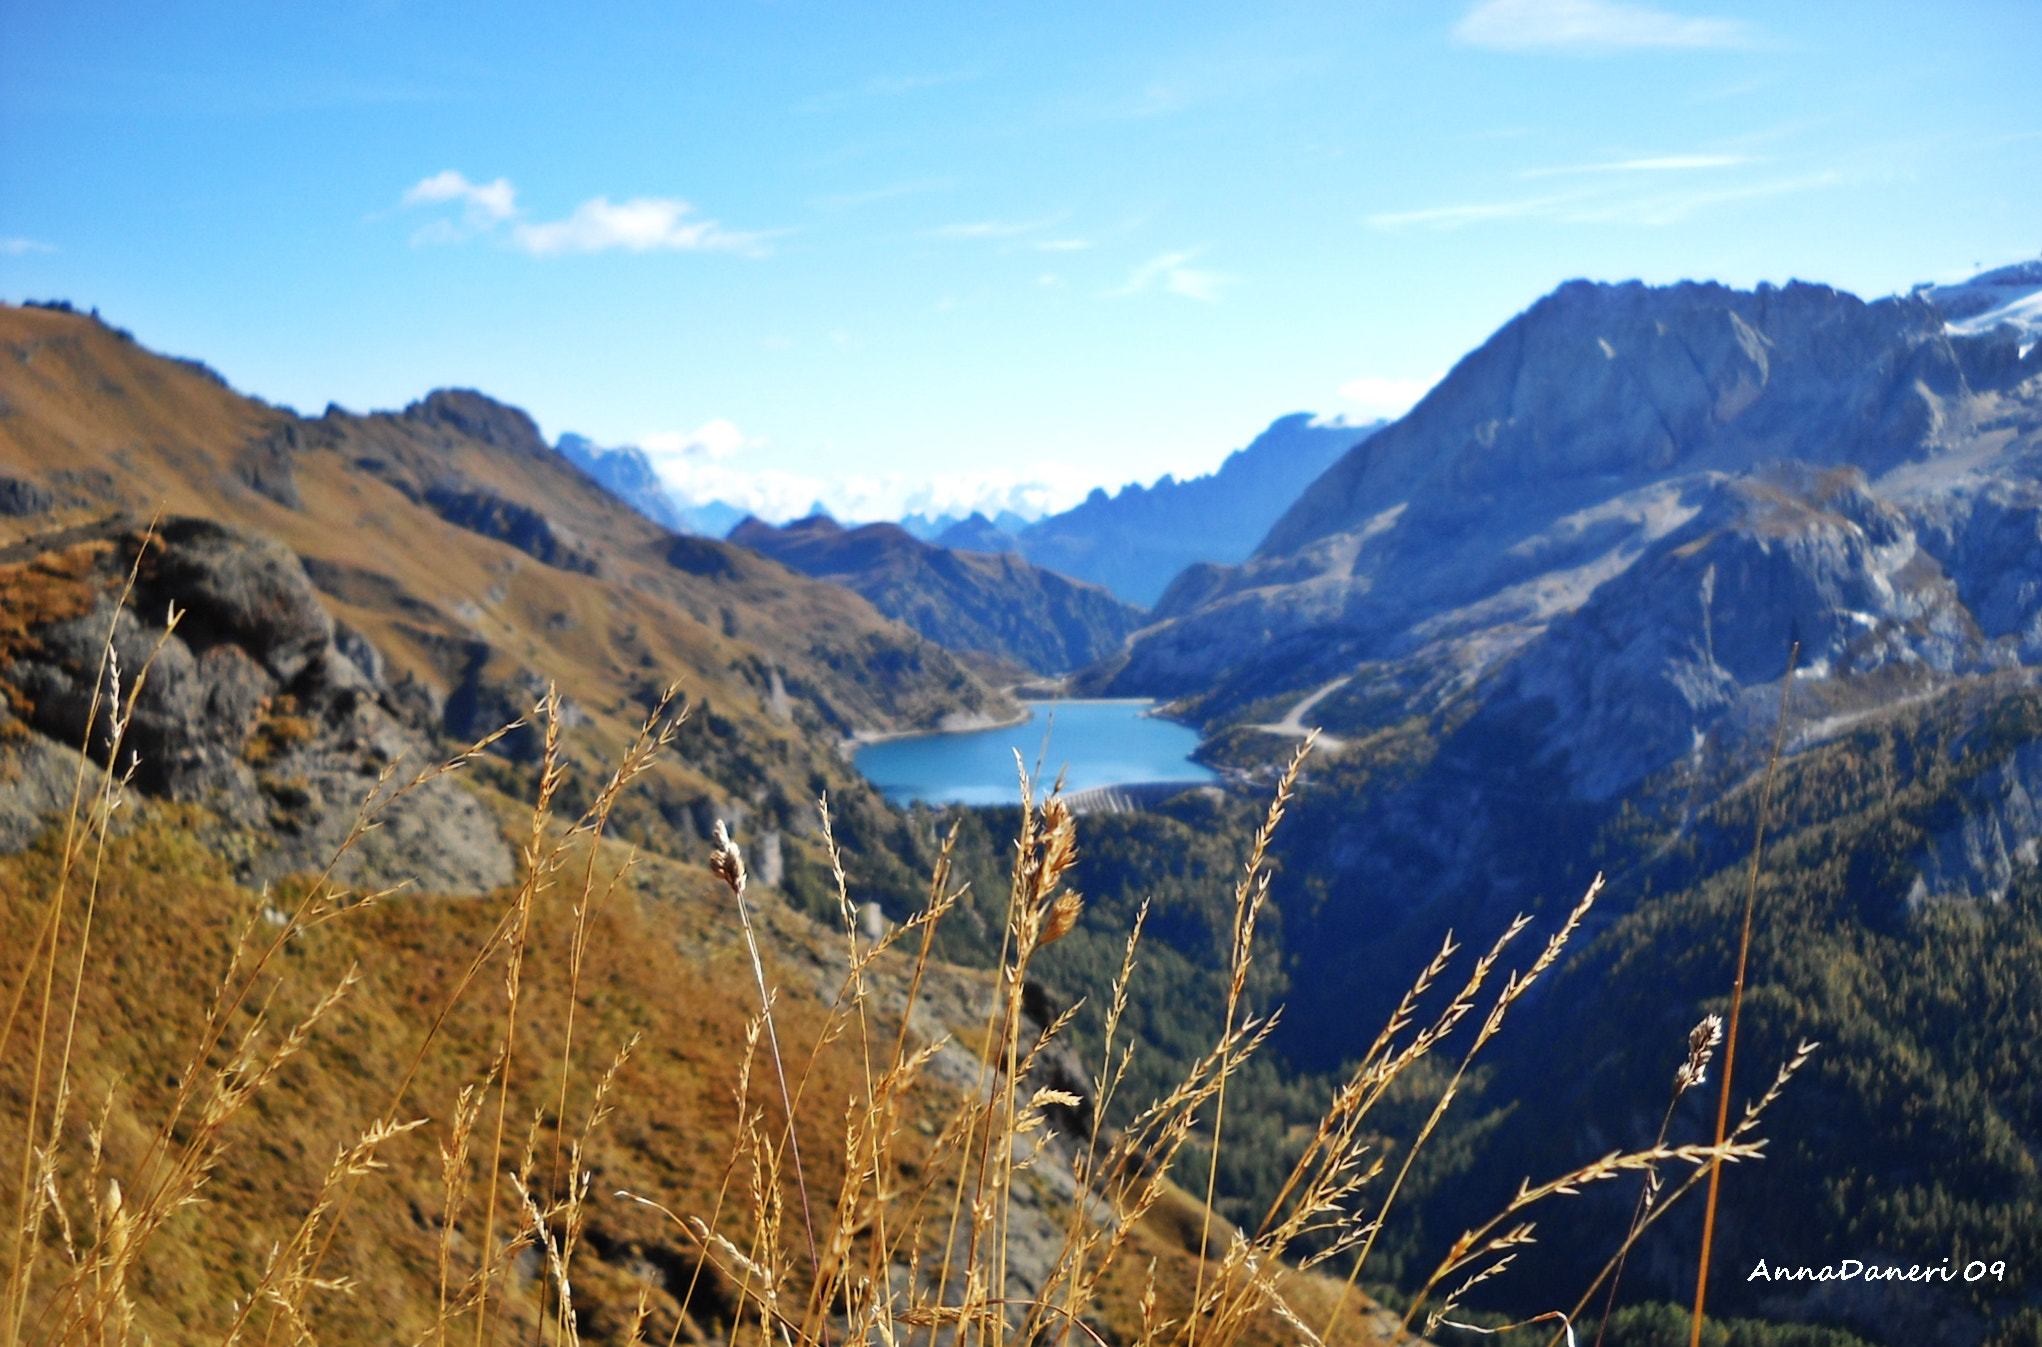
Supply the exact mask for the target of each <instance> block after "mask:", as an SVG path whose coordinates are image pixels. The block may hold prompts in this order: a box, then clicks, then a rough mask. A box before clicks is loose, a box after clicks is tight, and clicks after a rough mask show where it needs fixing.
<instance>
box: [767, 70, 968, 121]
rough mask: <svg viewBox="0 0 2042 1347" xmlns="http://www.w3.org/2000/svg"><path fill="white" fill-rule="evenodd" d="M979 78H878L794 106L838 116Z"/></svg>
mask: <svg viewBox="0 0 2042 1347" xmlns="http://www.w3.org/2000/svg"><path fill="white" fill-rule="evenodd" d="M978 74H979V72H978V71H976V70H950V71H944V72H942V73H939V74H933V75H875V76H873V77H872V78H871V79H869V80H866V81H865V82H864V83H863V84H860V85H858V86H857V87H855V88H851V89H839V90H837V91H836V92H834V93H827V94H817V95H815V96H814V97H813V98H804V99H803V100H801V101H800V102H799V103H796V104H795V105H794V108H793V110H794V111H795V112H835V111H837V110H838V109H840V108H847V107H853V106H855V105H857V104H859V103H870V102H874V101H876V100H879V99H885V98H898V97H900V96H901V95H902V94H912V93H919V92H920V91H921V90H923V89H936V88H941V87H942V86H943V85H946V84H962V83H963V82H964V81H966V80H973V79H977V78H978Z"/></svg>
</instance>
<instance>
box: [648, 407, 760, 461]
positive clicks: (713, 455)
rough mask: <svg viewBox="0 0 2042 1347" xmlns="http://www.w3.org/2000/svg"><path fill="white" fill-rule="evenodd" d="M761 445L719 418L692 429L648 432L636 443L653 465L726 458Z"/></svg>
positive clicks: (758, 441)
mask: <svg viewBox="0 0 2042 1347" xmlns="http://www.w3.org/2000/svg"><path fill="white" fill-rule="evenodd" d="M764 444H765V441H764V440H762V439H755V438H753V437H752V436H750V435H747V434H745V433H744V432H743V431H741V430H739V429H738V428H737V426H736V425H735V424H733V423H732V422H730V421H726V420H724V419H723V418H722V417H717V418H715V419H714V420H710V421H704V422H703V423H702V424H701V425H699V426H696V427H695V428H694V429H693V430H654V431H649V432H647V433H646V434H644V435H642V436H640V437H639V440H638V447H639V448H641V449H643V450H644V451H645V456H646V457H647V458H649V459H651V460H652V462H653V464H654V465H655V466H658V465H660V464H662V463H669V462H674V461H679V460H702V461H713V460H717V459H725V458H729V457H730V456H731V455H733V454H735V453H737V452H738V451H740V450H743V449H757V448H759V447H761V446H762V445H764Z"/></svg>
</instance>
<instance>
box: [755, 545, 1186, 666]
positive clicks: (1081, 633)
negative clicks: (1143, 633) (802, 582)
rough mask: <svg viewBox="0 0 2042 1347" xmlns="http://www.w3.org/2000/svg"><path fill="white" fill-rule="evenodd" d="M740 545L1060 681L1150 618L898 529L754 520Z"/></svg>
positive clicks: (967, 647)
mask: <svg viewBox="0 0 2042 1347" xmlns="http://www.w3.org/2000/svg"><path fill="white" fill-rule="evenodd" d="M730 541H731V542H732V543H735V544H736V545H738V546H740V547H748V548H750V549H752V550H753V551H755V552H757V553H759V554H760V555H761V556H768V557H771V558H773V559H774V560H775V561H778V562H780V563H782V564H783V565H786V566H791V567H793V568H794V569H795V570H797V571H800V572H801V573H802V574H804V575H812V576H815V577H816V578H818V579H822V580H832V581H835V582H836V583H838V584H841V585H843V586H845V587H846V588H849V589H852V590H855V591H857V592H858V593H859V594H862V595H863V596H865V598H867V599H869V600H870V601H871V603H872V606H873V607H875V608H877V609H879V611H880V612H882V613H885V614H886V615H887V616H888V617H892V618H897V619H899V620H900V621H902V622H905V623H907V625H908V626H910V627H912V628H914V629H915V630H916V631H917V632H919V633H920V634H921V635H923V636H925V637H927V638H928V639H930V640H932V641H934V642H936V643H937V644H939V645H941V646H944V647H945V648H947V649H949V650H953V651H957V652H960V653H965V652H969V653H973V654H979V655H990V656H994V657H995V658H998V659H1003V660H1007V661H1011V662H1013V663H1015V664H1018V665H1020V666H1021V667H1022V668H1024V669H1027V670H1030V671H1032V672H1035V673H1043V674H1055V673H1062V672H1065V671H1067V670H1070V669H1076V668H1078V667H1080V666H1082V665H1087V664H1091V663H1094V662H1095V661H1097V660H1100V659H1104V658H1106V657H1108V656H1110V655H1113V654H1115V653H1117V652H1118V651H1119V650H1120V647H1121V643H1122V642H1123V641H1125V640H1126V638H1127V637H1128V635H1129V634H1130V633H1132V632H1133V631H1134V630H1135V629H1136V628H1138V627H1140V626H1141V625H1142V624H1143V622H1144V620H1145V618H1146V616H1147V615H1146V614H1145V613H1144V612H1143V611H1142V610H1141V609H1139V608H1137V607H1135V606H1134V605H1132V604H1128V603H1123V602H1121V601H1120V600H1119V599H1117V598H1115V597H1114V596H1113V595H1112V594H1110V593H1108V592H1107V591H1106V590H1105V589H1103V588H1101V587H1100V586H1098V585H1089V584H1085V583H1083V582H1081V581H1077V580H1071V579H1067V578H1065V577H1064V576H1061V575H1058V574H1057V573H1056V572H1055V571H1051V570H1045V569H1044V568H1042V567H1040V566H1036V565H1032V564H1031V563H1029V562H1028V561H1026V560H1024V559H1022V558H1021V557H1020V556H1018V555H1016V554H1014V553H1012V552H1004V553H994V554H987V553H982V552H978V551H966V550H959V549H956V548H952V547H947V546H938V545H937V544H934V543H927V542H923V541H921V540H920V539H918V538H916V537H915V536H914V535H912V534H910V533H909V532H908V531H907V530H906V529H904V528H902V527H900V526H899V525H898V524H866V525H863V526H861V527H859V528H854V529H846V528H845V527H844V526H843V525H841V524H839V523H837V522H836V521H835V520H833V519H831V518H830V517H829V516H828V515H820V514H818V515H811V516H809V517H808V518H806V519H799V520H796V521H794V522H793V523H791V524H787V525H784V526H782V527H780V528H774V527H773V526H772V525H771V524H767V523H764V522H763V521H761V520H757V519H747V520H745V521H744V522H743V523H742V524H739V525H738V526H737V527H736V528H735V529H732V530H731V532H730Z"/></svg>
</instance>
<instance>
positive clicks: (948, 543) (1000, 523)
mask: <svg viewBox="0 0 2042 1347" xmlns="http://www.w3.org/2000/svg"><path fill="white" fill-rule="evenodd" d="M1027 527H1028V521H1027V520H1025V519H1021V518H1018V517H1016V516H1013V515H1009V514H1007V513H1005V512H1004V511H1003V512H1002V513H1001V515H1000V518H999V519H998V520H992V519H988V518H986V517H985V516H984V515H982V514H980V513H979V512H978V511H976V510H974V511H972V514H971V518H969V519H960V520H958V521H957V522H956V523H954V524H952V525H951V526H950V527H949V528H946V529H944V530H943V531H942V532H941V533H939V534H937V535H936V538H935V542H936V544H937V545H938V546H939V547H955V548H957V549H958V550H959V551H961V552H1019V551H1020V550H1021V540H1020V538H1018V537H1017V536H1015V535H1016V533H1017V532H1018V531H1019V530H1021V529H1025V528H1027Z"/></svg>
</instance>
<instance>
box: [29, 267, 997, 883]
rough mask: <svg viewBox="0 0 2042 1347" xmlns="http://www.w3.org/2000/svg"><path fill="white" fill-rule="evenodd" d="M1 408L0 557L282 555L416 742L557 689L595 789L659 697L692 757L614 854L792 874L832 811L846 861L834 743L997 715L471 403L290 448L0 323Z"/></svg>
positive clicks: (803, 588)
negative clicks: (594, 769) (210, 535)
mask: <svg viewBox="0 0 2042 1347" xmlns="http://www.w3.org/2000/svg"><path fill="white" fill-rule="evenodd" d="M0 402H4V405H5V407H6V414H5V415H4V417H0V473H4V474H5V475H6V476H7V477H8V478H9V480H11V481H13V482H16V483H21V484H23V485H22V486H20V487H19V488H18V489H16V490H14V491H13V492H12V494H11V495H10V496H9V500H11V501H13V502H14V503H15V505H14V508H16V509H17V510H23V509H24V507H29V508H27V510H26V512H23V513H19V514H17V516H16V517H13V518H7V519H4V520H0V538H4V539H6V540H8V541H12V540H15V539H21V538H25V537H28V536H30V535H35V534H42V533H47V532H49V531H50V530H52V529H56V528H59V527H63V526H67V525H73V524H78V523H82V522H85V521H89V520H93V519H97V518H100V517H102V516H104V515H106V514H107V513H108V512H109V511H111V510H118V511H125V512H127V513H128V514H130V515H131V516H132V517H133V519H134V520H135V522H136V523H138V524H139V523H141V522H144V521H146V519H147V518H148V517H149V516H150V515H151V514H152V513H156V512H163V513H166V514H176V515H189V516H199V517H206V518H213V519H218V520H222V521H225V522H227V523H229V524H232V525H236V526H239V527H241V528H244V529H250V530H253V531H255V532H256V533H257V534H260V535H263V536H266V537H270V538H274V539H277V540H278V541H280V542H282V543H283V544H284V545H285V546H286V547H288V548H289V549H290V550H291V551H292V552H295V553H296V554H297V555H298V556H299V557H301V558H302V559H303V561H304V564H305V567H306V570H307V572H308V573H309V574H310V576H311V577H312V580H313V582H314V583H315V584H316V585H317V586H318V587H319V588H320V590H321V591H322V594H323V599H324V602H325V604H326V606H327V608H328V609H329V610H330V611H331V613H332V615H333V616H334V618H335V619H337V620H338V622H339V623H340V624H342V627H343V629H344V631H343V639H344V640H345V639H346V631H352V632H354V633H357V634H358V635H359V636H360V637H361V638H364V639H365V641H366V643H367V645H368V647H369V652H368V653H367V654H366V655H365V658H367V659H368V660H369V661H370V662H371V663H373V664H375V665H376V666H377V667H378V668H379V670H380V672H381V674H382V676H383V678H384V681H386V682H387V683H388V684H390V685H391V686H392V687H393V688H395V689H397V691H398V696H399V700H400V702H401V703H402V704H403V705H404V706H406V707H408V708H409V710H410V713H411V715H412V718H413V720H414V722H415V724H416V725H417V726H418V727H419V728H421V729H424V730H426V731H428V732H431V733H434V734H439V735H442V736H450V737H452V738H459V739H466V738H469V737H473V736H476V735H480V734H482V733H486V732H488V731H489V730H490V729H493V728H495V727H496V726H497V725H500V724H502V723H504V722H505V721H508V720H510V719H512V718H514V717H516V716H518V715H521V714H523V713H524V712H525V711H527V710H528V709H529V708H530V706H531V705H532V703H533V701H534V700H535V698H536V697H537V696H538V694H539V693H540V692H542V691H543V690H544V687H545V685H546V681H547V680H549V679H551V680H557V682H558V683H559V686H560V688H561V691H562V693H563V694H564V695H565V696H566V697H567V698H568V699H569V702H570V704H571V708H572V709H571V711H570V713H569V714H570V718H571V719H572V720H574V721H575V722H576V723H575V725H574V727H573V728H572V729H571V730H570V731H569V734H568V739H569V745H570V751H571V752H573V753H575V754H578V755H579V756H580V757H581V758H582V759H583V760H584V761H593V760H594V759H595V758H596V757H598V756H600V755H601V754H603V753H604V752H606V751H614V749H615V747H616V746H617V745H619V744H621V743H623V742H625V741H626V740H627V739H628V738H629V735H630V733H631V731H632V730H633V729H635V727H636V725H637V723H638V721H639V720H640V719H642V717H643V716H644V715H645V713H646V710H647V708H648V707H649V706H650V705H651V704H652V702H653V701H654V700H655V699H656V697H657V695H658V692H659V690H660V689H661V688H663V687H664V686H665V685H666V684H667V683H668V682H670V681H674V680H679V681H680V682H681V684H682V685H683V693H684V696H686V697H687V698H688V699H690V701H691V702H692V703H693V704H694V705H695V707H696V713H695V714H694V715H693V716H692V717H691V720H690V723H689V725H688V727H687V728H686V729H685V730H684V732H683V733H684V737H685V739H686V741H687V743H688V744H689V746H690V748H691V749H692V750H693V751H691V752H690V753H689V754H688V755H686V757H685V759H683V760H681V761H680V762H678V763H676V764H674V765H671V766H666V767H662V768H661V769H660V770H659V772H658V774H657V777H656V779H655V780H653V781H651V782H649V783H647V789H646V790H645V791H644V792H643V793H642V794H641V796H640V797H639V799H640V804H639V805H637V806H636V808H637V809H638V811H639V812H640V814H641V815H642V817H640V818H639V819H638V820H637V821H636V822H635V823H627V825H626V826H628V827H631V828H633V829H634V830H635V831H634V832H633V835H634V836H635V837H637V838H638V840H640V841H641V842H642V843H645V844H649V845H655V846H661V847H664V848H666V849H669V850H672V849H674V848H675V847H676V846H679V845H682V844H683V843H684V841H685V843H687V844H694V843H696V842H697V841H698V840H699V838H700V837H701V836H702V835H703V832H704V830H705V829H706V828H707V826H708V824H709V822H710V821H711V819H712V818H713V816H715V815H717V814H721V815H723V816H725V817H729V818H732V819H733V820H734V821H742V822H745V823H747V824H749V825H751V826H753V827H754V828H755V829H756V830H757V831H762V832H763V831H778V832H781V833H784V834H786V835H787V837H788V842H789V845H790V847H792V848H794V849H795V850H799V849H800V847H801V846H802V845H804V844H803V843H801V842H800V841H799V837H800V836H801V835H805V834H809V833H812V832H813V825H812V823H811V822H809V818H810V814H811V809H812V802H813V800H814V799H815V797H816V796H817V795H818V794H820V793H821V792H822V791H823V790H825V789H827V790H829V791H830V792H831V794H832V796H833V797H835V798H837V799H838V800H839V801H840V805H841V807H842V808H843V809H844V810H845V812H846V814H847V815H849V816H850V817H851V818H852V819H853V820H854V821H856V822H857V823H858V824H859V825H860V826H859V827H858V828H857V834H858V837H859V840H860V841H861V842H862V841H864V840H865V838H866V837H867V836H869V835H871V834H872V833H874V832H875V831H876V830H879V829H881V828H883V827H884V826H885V824H884V819H885V817H886V816H885V814H884V811H883V808H882V807H881V806H880V805H879V803H878V802H877V799H876V796H874V795H872V793H871V792H869V791H868V790H867V788H866V787H865V786H864V783H863V781H862V779H861V778H859V777H858V776H857V775H856V773H855V772H852V771H850V770H849V769H848V767H847V766H845V764H844V763H843V762H842V760H841V758H840V757H839V755H838V754H837V753H836V751H835V748H836V744H837V743H838V741H839V740H841V739H843V738H845V737H848V736H851V735H854V734H857V733H860V732H864V731H873V730H880V731H898V730H908V729H926V728H934V727H936V726H938V725H941V724H943V723H945V722H946V721H947V720H954V719H969V718H973V717H984V716H987V715H1003V714H1006V713H1007V712H1008V708H1009V706H1010V704H1009V703H1007V702H1006V701H1005V699H1004V698H1002V697H1000V696H999V695H998V694H996V693H993V692H991V691H989V690H988V689H987V688H986V687H985V686H984V685H983V684H981V683H980V682H979V681H978V680H977V679H976V678H975V677H974V676H973V675H971V674H970V673H969V672H968V671H966V670H965V669H964V668H962V667H961V666H960V665H958V664H957V663H956V661H955V660H953V659H952V658H951V657H950V656H949V655H947V654H946V653H945V652H943V651H942V650H941V649H940V648H938V647H936V646H934V645H931V644H930V643H928V642H927V641H925V640H923V639H921V638H920V637H918V636H916V635H915V634H914V633H912V632H911V631H909V630H907V629H906V628H904V627H902V626H900V625H898V624H896V623H893V622H890V621H888V620H887V619H886V618H884V617H883V616H882V615H880V614H879V613H878V612H876V611H875V610H873V609H872V608H871V607H870V606H869V605H867V604H866V603H865V602H864V601H863V600H861V599H858V598H857V597H856V596H853V595H848V594H846V593H845V592H844V591H843V590H841V589H840V588H838V587H836V586H833V585H826V584H822V583H818V582H816V581H813V580H810V579H808V578H806V577H804V576H801V575H798V574H796V573H795V572H792V571H789V570H787V569H786V568H784V567H782V566H779V565H776V564H774V563H773V562H770V561H767V560H765V559H763V558H760V557H758V556H756V555H755V554H753V553H750V552H748V551H745V550H744V549H741V548H735V547H729V546H726V545H724V544H721V543H717V542H713V541H709V540H705V539H697V538H682V537H675V536H674V535H671V534H668V533H666V532H665V531H664V530H662V529H660V528H659V527H658V526H656V525H655V524H653V523H651V522H650V521H648V520H646V519H644V518H642V517H641V516H639V515H638V514H636V513H635V512H633V511H632V510H630V509H629V508H627V507H626V506H625V505H624V504H622V503H621V502H619V501H617V500H616V499H615V498H614V497H612V496H610V495H609V494H608V493H607V492H605V491H604V490H602V488H600V487H599V486H597V485H596V483H594V482H593V481H591V480H589V479H588V478H587V477H585V476H583V475H582V474H581V473H580V472H579V471H577V470H576V469H575V468H574V467H573V466H572V465H571V464H569V463H568V462H567V461H566V460H565V459H563V458H561V457H560V456H559V455H558V454H556V453H554V452H553V451H552V450H550V449H549V448H547V446H546V445H545V444H544V442H543V441H541V440H540V439H539V437H538V434H537V432H536V430H535V429H534V427H533V426H532V424H531V422H530V420H529V419H528V418H526V417H525V416H524V415H523V413H521V412H518V411H516V410H515V409H512V408H508V407H504V406H501V405H500V404H497V403H494V402H491V401H490V400H489V399H487V398H483V397H481V396H479V395H476V394H472V393H447V392H442V393H438V394H435V395H433V396H432V397H429V398H427V399H425V400H423V401H422V402H420V403H417V404H414V405H413V406H412V407H410V408H408V409H407V410H406V411H404V412H402V413H395V414H376V415H371V416H353V415H350V414H347V413H344V412H340V411H337V410H332V409H329V411H328V412H327V414H326V415H325V416H323V417H320V418H318V419H316V420H308V419H304V418H300V417H296V416H294V415H292V414H290V413H288V412H285V411H282V410H279V409H276V408H272V407H269V406H267V405H265V404H262V403H260V402H257V401H255V400H252V399H249V398H245V397H242V396H240V395H238V394H236V393H234V392H233V391H232V390H231V389H229V388H227V387H226V386H225V385H224V384H223V383H222V382H221V381H220V380H219V379H218V378H217V377H215V376H213V375H212V374H211V373H210V372H208V371H206V370H205V369H204V368H203V367H201V366H198V365H195V364H193V363H190V362H184V361H175V360H169V359H166V358H163V357H160V356H157V355H154V354H152V353H150V352H148V351H146V350H144V349H143V348H142V347H140V346H138V345H137V344H135V343H134V342H133V341H132V340H131V339H130V338H128V337H127V336H126V335H125V334H122V333H119V332H117V331H114V330H112V329H109V328H107V327H105V326H103V325H102V324H100V323H98V322H97V321H96V320H93V319H88V318H86V317H83V316H81V315H76V314H70V313H63V312H55V311H50V310H42V309H24V308H11V307H10V308H4V309H0ZM529 753H530V745H529V743H526V744H524V745H523V746H522V747H521V746H520V744H519V743H516V742H513V743H510V744H508V745H507V746H506V752H505V753H504V754H503V755H501V756H500V757H499V758H498V759H497V760H496V763H495V766H494V767H493V768H492V770H493V771H495V772H496V777H495V778H493V779H497V780H499V783H500V784H505V785H507V786H508V785H513V784H514V783H513V782H512V780H511V778H512V777H514V776H515V775H516V774H517V773H518V772H520V771H524V770H527V769H526V768H525V767H523V766H522V765H521V764H522V763H524V762H527V761H528V760H529ZM520 789H522V788H520Z"/></svg>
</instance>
